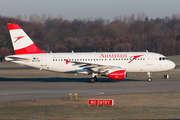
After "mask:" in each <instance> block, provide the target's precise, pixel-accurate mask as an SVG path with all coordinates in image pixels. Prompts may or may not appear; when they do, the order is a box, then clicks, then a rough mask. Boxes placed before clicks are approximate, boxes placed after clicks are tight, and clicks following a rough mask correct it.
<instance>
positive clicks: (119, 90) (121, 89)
mask: <svg viewBox="0 0 180 120" xmlns="http://www.w3.org/2000/svg"><path fill="white" fill-rule="evenodd" d="M76 79H79V80H75V81H72V80H71V79H69V78H68V79H65V78H64V79H63V80H62V81H58V82H47V81H45V82H44V81H33V82H31V81H15V82H14V81H10V82H8V81H1V82H0V102H3V101H15V100H27V99H35V100H36V99H37V98H38V99H39V100H40V99H41V98H55V97H68V96H69V93H72V94H74V93H77V94H78V96H90V97H89V98H92V97H91V96H92V95H112V94H130V93H147V92H163V91H180V81H179V80H156V81H152V82H147V81H143V80H127V81H126V80H123V81H111V82H110V81H107V80H108V79H105V78H99V82H97V83H89V82H88V81H89V79H87V78H76ZM95 98H96V97H95Z"/></svg>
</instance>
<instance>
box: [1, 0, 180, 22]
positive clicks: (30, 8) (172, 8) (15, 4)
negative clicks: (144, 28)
mask: <svg viewBox="0 0 180 120" xmlns="http://www.w3.org/2000/svg"><path fill="white" fill-rule="evenodd" d="M179 6H180V0H0V15H2V16H8V17H15V16H16V15H22V16H24V15H26V16H27V17H29V15H32V14H37V15H42V14H46V15H47V16H48V15H49V14H51V15H52V16H53V17H57V16H59V15H61V16H62V17H63V19H68V20H74V19H87V18H93V19H95V18H100V17H101V18H103V19H108V20H113V19H114V18H115V16H119V15H121V16H124V15H127V16H130V15H131V14H132V13H134V14H135V15H137V13H138V12H140V13H145V14H146V15H147V16H148V18H149V19H151V18H153V19H155V18H158V17H159V18H164V17H165V16H169V17H171V15H172V14H177V13H180V7H179Z"/></svg>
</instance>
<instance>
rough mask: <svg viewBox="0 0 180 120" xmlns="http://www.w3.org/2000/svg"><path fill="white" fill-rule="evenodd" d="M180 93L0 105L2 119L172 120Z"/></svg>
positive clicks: (178, 108)
mask: <svg viewBox="0 0 180 120" xmlns="http://www.w3.org/2000/svg"><path fill="white" fill-rule="evenodd" d="M89 98H100V99H114V100H115V107H95V106H91V107H89V106H88V104H87V100H88V99H89ZM179 99H180V92H179V91H177V92H159V93H141V94H125V95H108V96H105V95H101V96H86V97H79V98H78V101H75V98H73V101H70V98H52V99H40V100H39V102H38V103H37V102H36V100H21V101H14V102H1V103H0V118H3V119H32V118H33V116H34V115H35V116H36V118H37V119H81V120H84V119H167V118H170V119H173V118H174V116H175V114H176V115H177V116H180V102H179Z"/></svg>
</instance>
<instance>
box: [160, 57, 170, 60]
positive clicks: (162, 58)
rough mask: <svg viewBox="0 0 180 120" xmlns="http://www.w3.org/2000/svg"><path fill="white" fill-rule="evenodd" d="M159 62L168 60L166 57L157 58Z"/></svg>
mask: <svg viewBox="0 0 180 120" xmlns="http://www.w3.org/2000/svg"><path fill="white" fill-rule="evenodd" d="M159 60H168V59H167V58H166V57H159Z"/></svg>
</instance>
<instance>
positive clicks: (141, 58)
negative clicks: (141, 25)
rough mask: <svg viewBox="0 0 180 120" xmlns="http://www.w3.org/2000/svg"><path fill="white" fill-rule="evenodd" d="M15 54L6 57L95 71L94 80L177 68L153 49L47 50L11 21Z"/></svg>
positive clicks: (37, 65)
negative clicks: (57, 51)
mask: <svg viewBox="0 0 180 120" xmlns="http://www.w3.org/2000/svg"><path fill="white" fill-rule="evenodd" d="M8 28H9V32H10V36H11V40H12V44H13V47H14V52H15V55H9V56H6V57H5V59H6V61H10V62H14V63H18V64H22V65H26V66H31V67H35V68H39V69H40V70H50V71H56V72H63V73H75V74H76V73H83V74H88V75H91V79H90V82H92V83H94V82H96V81H97V76H98V75H101V76H107V77H108V78H110V79H116V80H122V79H125V78H126V76H127V72H147V77H148V79H147V80H148V81H149V82H150V81H152V78H151V73H152V72H158V71H167V70H170V69H173V68H174V67H175V64H174V63H173V62H172V61H170V60H168V59H167V58H166V57H165V56H163V55H161V54H158V53H153V52H148V51H146V52H92V53H89V52H88V53H87V52H82V53H74V52H72V53H46V52H44V51H42V50H40V49H39V48H38V47H37V46H36V45H35V44H34V42H33V41H32V40H31V39H30V38H29V36H28V35H27V34H26V33H25V32H24V31H23V30H22V29H21V27H20V26H19V25H18V24H16V23H9V24H8Z"/></svg>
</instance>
